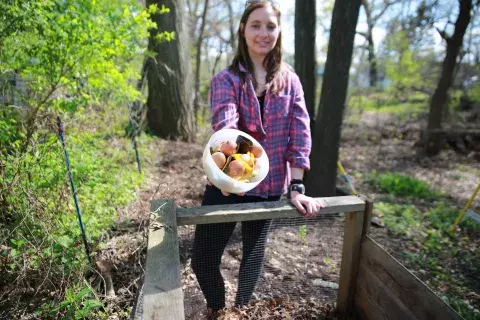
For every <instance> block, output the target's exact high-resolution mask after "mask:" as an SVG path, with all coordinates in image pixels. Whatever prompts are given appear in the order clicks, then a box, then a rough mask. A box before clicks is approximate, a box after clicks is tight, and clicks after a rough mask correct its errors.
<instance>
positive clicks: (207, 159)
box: [203, 129, 269, 193]
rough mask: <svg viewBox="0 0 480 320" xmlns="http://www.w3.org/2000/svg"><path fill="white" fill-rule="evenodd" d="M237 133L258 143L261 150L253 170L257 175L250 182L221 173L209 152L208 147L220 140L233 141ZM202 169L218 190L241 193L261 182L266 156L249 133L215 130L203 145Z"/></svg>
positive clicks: (265, 166) (265, 170)
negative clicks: (240, 180)
mask: <svg viewBox="0 0 480 320" xmlns="http://www.w3.org/2000/svg"><path fill="white" fill-rule="evenodd" d="M239 135H242V136H244V137H246V138H248V139H250V141H252V142H253V143H254V144H258V145H259V146H260V147H261V148H262V151H263V152H262V156H261V157H260V158H257V162H256V165H255V170H257V171H258V175H257V176H255V177H253V178H252V179H251V180H250V182H239V181H238V180H235V179H233V178H231V177H229V176H228V175H226V174H225V173H223V172H222V170H220V169H219V168H218V166H217V165H216V164H215V162H214V161H213V158H212V155H211V154H210V147H212V148H215V147H216V146H218V145H219V144H220V143H221V142H222V141H227V140H233V141H235V140H236V139H237V137H238V136H239ZM203 170H204V171H205V174H206V175H207V177H208V179H209V180H210V182H212V183H213V185H214V186H216V187H217V188H219V189H220V190H222V191H226V192H230V193H243V192H247V191H250V190H252V189H253V188H255V187H256V186H257V185H258V184H259V183H260V182H262V180H263V179H265V177H266V176H267V174H268V170H269V162H268V156H267V153H266V152H265V150H264V149H263V147H262V146H261V144H260V143H258V141H257V140H255V139H254V138H253V137H252V136H250V135H249V134H247V133H245V132H242V131H240V130H236V129H222V130H219V131H217V132H215V133H214V134H213V135H212V136H211V137H210V140H208V143H207V145H206V146H205V150H203Z"/></svg>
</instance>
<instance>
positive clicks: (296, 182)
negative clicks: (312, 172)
mask: <svg viewBox="0 0 480 320" xmlns="http://www.w3.org/2000/svg"><path fill="white" fill-rule="evenodd" d="M292 191H297V192H299V193H301V194H305V186H304V185H303V181H302V180H300V179H292V181H291V182H290V186H289V187H288V193H287V198H288V199H290V198H291V197H290V193H291V192H292Z"/></svg>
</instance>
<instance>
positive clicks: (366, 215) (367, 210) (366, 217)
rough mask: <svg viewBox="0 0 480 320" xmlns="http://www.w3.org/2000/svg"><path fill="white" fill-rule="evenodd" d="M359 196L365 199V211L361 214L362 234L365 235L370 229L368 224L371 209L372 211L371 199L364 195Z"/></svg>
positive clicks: (369, 222)
mask: <svg viewBox="0 0 480 320" xmlns="http://www.w3.org/2000/svg"><path fill="white" fill-rule="evenodd" d="M360 198H361V199H362V200H363V201H365V213H364V216H363V230H362V235H363V236H364V235H367V234H368V232H369V231H370V225H371V223H372V211H373V201H372V200H370V199H369V198H367V197H365V196H363V195H362V196H360Z"/></svg>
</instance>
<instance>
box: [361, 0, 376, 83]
mask: <svg viewBox="0 0 480 320" xmlns="http://www.w3.org/2000/svg"><path fill="white" fill-rule="evenodd" d="M362 5H363V8H364V9H365V15H366V17H367V28H368V30H367V34H366V37H367V42H368V63H369V67H370V88H375V87H376V86H377V58H376V56H375V43H374V42H373V28H374V27H375V21H374V20H373V17H372V8H371V7H370V3H369V2H368V0H362Z"/></svg>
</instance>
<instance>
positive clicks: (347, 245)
mask: <svg viewBox="0 0 480 320" xmlns="http://www.w3.org/2000/svg"><path fill="white" fill-rule="evenodd" d="M363 216H364V213H363V212H362V213H348V214H347V215H346V217H345V233H344V237H343V252H342V263H341V266H340V282H339V287H338V298H337V308H338V311H339V312H340V313H341V314H343V315H345V316H347V315H349V314H351V313H352V311H353V300H354V295H355V286H356V283H357V281H356V279H357V272H358V264H359V262H360V244H361V238H362V233H363Z"/></svg>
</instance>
